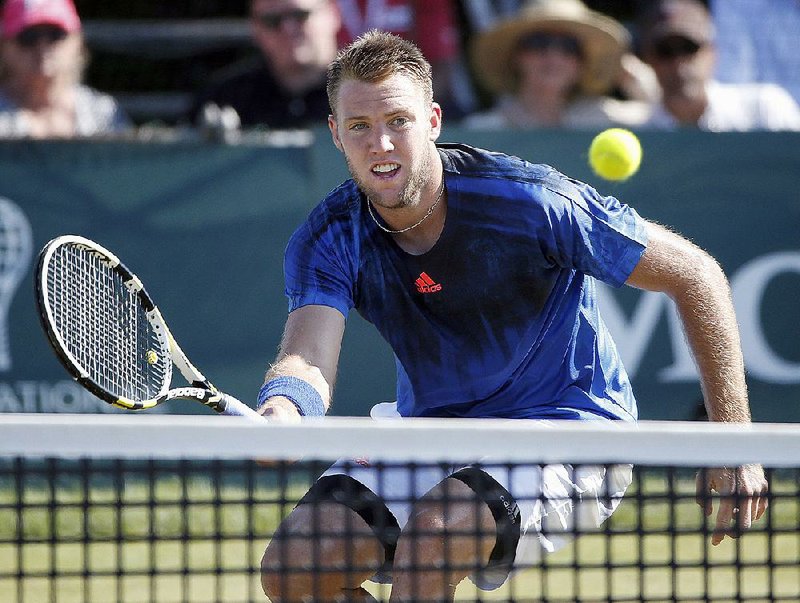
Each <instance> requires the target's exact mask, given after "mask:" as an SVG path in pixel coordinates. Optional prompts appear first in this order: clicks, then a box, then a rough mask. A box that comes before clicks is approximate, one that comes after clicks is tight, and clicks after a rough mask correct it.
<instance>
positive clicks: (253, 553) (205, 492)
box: [0, 472, 800, 603]
mask: <svg viewBox="0 0 800 603" xmlns="http://www.w3.org/2000/svg"><path fill="white" fill-rule="evenodd" d="M3 475H5V474H0V601H2V602H3V603H41V602H47V601H57V602H58V603H73V602H74V603H78V602H81V603H87V602H105V601H117V602H119V603H134V602H143V603H144V602H149V601H157V602H158V603H171V602H173V601H174V602H176V603H178V602H186V603H204V602H215V601H225V602H228V601H229V602H231V603H234V602H235V603H242V602H244V601H263V600H264V597H263V595H262V594H261V589H260V585H259V578H258V563H259V560H260V557H261V554H262V552H263V550H264V547H265V546H266V544H267V543H268V541H269V538H270V535H271V534H272V533H273V531H274V529H275V527H276V526H277V525H278V522H279V521H280V519H281V518H282V517H283V516H284V515H285V514H286V513H287V512H288V511H289V510H290V509H291V507H292V506H293V503H294V501H295V500H296V499H297V498H299V497H300V496H301V495H302V493H303V492H304V491H305V489H306V487H307V484H308V480H307V479H294V480H291V481H290V485H289V490H288V492H287V493H286V494H285V495H284V496H283V497H281V496H280V491H279V489H278V488H276V485H275V483H274V480H270V479H266V480H263V481H261V482H258V481H257V482H256V483H254V484H251V487H245V485H244V484H243V483H242V479H240V477H241V476H237V475H235V474H233V475H231V476H228V475H227V474H226V473H224V472H223V473H221V474H220V475H221V476H222V478H221V480H220V481H221V483H220V482H219V481H218V482H215V481H214V480H211V479H210V478H208V477H207V476H205V475H203V474H202V472H200V473H198V474H197V475H192V476H190V477H189V479H188V480H187V481H186V482H185V483H181V482H180V481H179V480H178V479H177V478H176V477H174V476H172V475H169V474H163V475H162V474H159V476H158V478H157V479H155V480H154V481H152V482H148V481H145V480H144V479H142V478H141V476H140V475H138V474H137V475H133V476H130V475H128V474H125V475H124V476H122V477H120V478H118V479H116V482H117V483H113V482H114V480H105V481H97V482H94V481H90V483H89V495H88V496H87V495H86V494H84V490H83V487H82V483H81V482H80V481H79V479H78V478H73V479H72V480H70V479H67V480H64V481H59V482H58V483H56V485H55V487H53V485H52V482H49V481H48V480H46V479H45V478H44V477H43V478H41V479H36V478H32V479H29V480H26V482H25V487H24V489H23V491H22V492H19V491H18V490H17V488H16V486H15V482H14V481H13V480H12V479H11V478H10V477H3ZM794 477H796V474H791V475H790V476H789V479H786V480H780V479H778V480H773V483H772V490H773V492H774V493H775V494H777V495H780V494H781V493H784V494H786V496H780V497H779V498H778V499H777V500H776V502H775V504H773V506H772V508H771V509H770V510H769V511H768V516H765V517H764V518H762V520H761V521H760V522H759V523H758V524H757V527H756V528H755V529H754V530H753V531H751V532H750V533H748V534H746V535H745V536H743V537H742V538H740V539H738V540H731V539H726V540H725V541H724V542H723V544H721V545H720V546H718V547H711V545H710V544H709V542H708V536H707V534H704V531H705V530H708V529H709V526H710V524H709V523H708V521H707V520H705V519H704V518H703V517H702V514H701V512H700V509H699V507H697V506H696V505H695V503H694V501H693V500H692V499H691V496H692V495H693V484H692V483H691V480H690V479H688V478H686V477H681V478H679V479H677V480H676V481H675V483H674V486H675V488H676V491H677V492H678V494H679V495H680V496H682V497H685V498H681V499H680V500H678V501H674V504H672V505H670V504H669V501H668V498H667V494H668V492H669V487H668V486H669V484H668V483H667V480H666V478H665V477H664V476H663V475H661V474H648V475H647V477H646V479H645V481H644V485H643V486H642V487H641V490H642V491H643V492H646V493H647V495H648V496H650V497H655V498H652V499H651V500H649V501H648V502H647V504H646V505H641V504H640V502H639V499H638V498H637V489H636V488H633V489H632V490H631V491H630V492H629V494H628V496H627V497H626V499H625V501H624V502H623V503H622V505H621V506H620V508H619V510H618V511H617V513H616V514H615V515H614V516H613V518H612V519H611V521H610V522H608V524H607V526H606V529H605V531H604V533H602V534H597V535H584V536H581V537H580V538H578V539H577V540H576V541H574V542H572V543H570V544H568V545H567V546H566V547H565V548H563V549H562V550H561V551H559V552H557V553H555V554H552V555H548V556H546V557H545V558H544V560H543V561H542V564H541V566H539V567H536V568H532V569H528V570H524V571H521V572H520V573H518V574H517V575H515V577H514V578H513V579H512V580H510V581H509V582H508V583H507V584H506V585H504V586H503V587H502V588H500V589H498V590H497V591H493V592H490V593H486V592H482V591H481V592H479V591H477V590H476V589H475V588H474V587H473V586H472V585H471V584H470V583H468V582H466V581H465V583H463V584H462V585H460V586H459V589H458V600H461V601H471V600H476V599H480V600H484V601H503V600H509V599H515V600H524V601H529V600H531V601H535V600H542V599H546V600H548V601H606V600H614V599H620V598H624V599H627V600H632V601H637V600H647V601H668V600H680V601H704V600H713V601H735V600H741V599H745V600H748V601H750V600H752V601H768V600H770V597H773V598H779V597H782V598H783V599H784V600H786V601H800V533H799V532H798V526H797V523H798V519H797V518H798V517H800V503H799V502H798V498H797V495H796V493H797V484H796V483H795V480H794V479H793V478H794ZM217 497H220V498H222V499H223V500H225V501H226V502H227V504H225V505H224V506H222V507H217V506H216V505H215V504H213V501H214V500H215V499H216V498H217ZM658 497H662V498H661V499H659V498H658ZM670 525H674V526H675V527H676V528H677V529H678V530H679V531H680V533H679V534H678V535H676V536H673V537H671V536H669V535H667V534H666V533H664V532H665V530H666V529H667V528H668V527H669V526H670ZM767 525H770V526H771V527H772V528H773V530H775V531H777V532H780V533H776V534H774V535H773V537H772V538H770V537H768V534H767V532H766V531H765V528H766V527H767ZM637 528H638V529H637ZM737 561H738V563H739V564H740V565H741V567H740V568H739V569H738V570H737V569H736V567H735V564H736V562H737ZM770 563H771V564H774V565H775V566H776V567H772V568H770V567H769V564H770ZM698 566H700V568H699V569H698ZM703 566H705V568H706V569H703ZM578 568H579V569H578ZM156 571H157V573H156ZM18 574H22V577H21V578H19V577H18ZM369 589H370V590H371V591H372V592H373V593H375V594H378V595H380V596H381V597H386V596H387V595H388V593H387V591H386V589H382V588H381V587H378V586H376V585H370V586H369Z"/></svg>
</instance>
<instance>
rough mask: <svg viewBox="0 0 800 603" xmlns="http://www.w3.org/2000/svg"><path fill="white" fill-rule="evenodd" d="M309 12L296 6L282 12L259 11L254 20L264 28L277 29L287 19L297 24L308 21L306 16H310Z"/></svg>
mask: <svg viewBox="0 0 800 603" xmlns="http://www.w3.org/2000/svg"><path fill="white" fill-rule="evenodd" d="M311 13H312V11H311V10H308V9H303V8H296V9H293V10H287V11H282V12H274V13H261V14H260V15H256V20H257V21H258V22H259V23H261V25H262V26H264V27H265V28H266V29H269V30H271V31H278V30H280V29H281V27H283V24H284V23H285V22H287V21H291V22H292V23H296V24H298V25H303V24H305V23H306V21H308V18H309V17H310V16H311Z"/></svg>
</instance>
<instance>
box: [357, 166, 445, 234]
mask: <svg viewBox="0 0 800 603" xmlns="http://www.w3.org/2000/svg"><path fill="white" fill-rule="evenodd" d="M442 193H444V177H442V186H440V187H439V195H438V196H437V197H436V201H434V202H433V205H431V206H430V207H429V208H428V212H427V213H426V214H425V215H424V216H422V217H421V218H420V219H419V222H417V223H416V224H412V225H411V226H406V227H405V228H401V229H400V230H392V229H391V228H386V227H385V226H384V225H383V224H381V223H380V222H378V218H376V217H375V214H374V213H372V203H371V202H370V200H369V198H367V211H369V215H370V217H371V218H372V221H373V222H375V225H376V226H377V227H378V228H380V229H381V230H382V231H383V232H388V233H389V234H401V233H403V232H408V231H409V230H411V229H413V228H416V227H417V226H419V225H420V224H422V223H423V222H424V221H425V220H427V219H428V218H430V217H431V214H432V213H433V210H434V209H436V206H437V205H439V201H441V200H442Z"/></svg>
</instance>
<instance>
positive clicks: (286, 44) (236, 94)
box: [190, 0, 341, 129]
mask: <svg viewBox="0 0 800 603" xmlns="http://www.w3.org/2000/svg"><path fill="white" fill-rule="evenodd" d="M250 22H251V28H252V35H253V41H254V42H255V45H256V46H257V48H258V50H259V51H260V52H259V56H257V57H254V58H250V59H245V60H244V61H242V62H240V63H237V64H235V65H233V66H231V67H228V68H227V69H225V70H223V71H222V72H221V73H219V74H217V75H216V76H215V77H214V78H213V81H212V83H211V84H210V85H209V87H208V88H207V89H205V90H203V91H202V92H201V93H200V94H199V95H198V97H197V98H196V99H195V101H194V103H193V107H192V109H191V112H190V121H191V122H192V123H193V124H195V125H198V126H206V125H210V126H211V127H216V126H217V124H216V123H211V124H207V123H206V121H207V120H208V119H209V116H212V117H217V116H219V115H222V117H223V118H227V119H228V120H229V121H231V120H232V121H233V122H235V123H240V124H241V126H242V127H243V128H253V127H264V128H272V129H294V128H305V127H308V126H312V125H316V124H324V123H326V120H327V118H328V114H329V113H330V109H329V107H328V96H327V92H326V90H325V78H326V73H327V68H328V64H329V63H330V62H331V61H332V60H333V59H334V58H335V57H336V52H337V50H338V47H337V41H336V35H337V33H338V31H339V26H340V23H341V19H340V15H339V10H338V8H337V6H336V2H335V0H251V2H250ZM233 111H235V112H236V114H237V115H238V120H235V119H233Z"/></svg>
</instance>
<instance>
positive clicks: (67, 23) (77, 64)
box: [0, 0, 130, 138]
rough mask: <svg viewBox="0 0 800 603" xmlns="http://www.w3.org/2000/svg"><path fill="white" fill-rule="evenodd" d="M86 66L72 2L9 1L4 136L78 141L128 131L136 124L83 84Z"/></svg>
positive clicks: (0, 80)
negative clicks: (131, 123) (81, 138)
mask: <svg viewBox="0 0 800 603" xmlns="http://www.w3.org/2000/svg"><path fill="white" fill-rule="evenodd" d="M86 61H87V52H86V47H85V45H84V40H83V33H82V31H81V22H80V18H79V17H78V13H77V12H76V10H75V5H74V4H73V2H72V0H6V2H5V3H4V4H3V9H2V18H1V19H0V136H2V137H5V138H74V137H84V136H97V135H107V134H115V133H121V132H124V131H125V130H127V129H128V128H129V127H130V121H129V120H128V118H127V116H126V115H125V114H124V113H123V111H122V110H121V109H120V108H119V106H118V105H117V103H116V102H115V101H114V99H112V98H111V97H110V96H108V95H106V94H101V93H99V92H97V91H95V90H92V89H91V88H89V87H87V86H85V85H83V84H82V83H81V80H82V76H83V71H84V68H85V66H86Z"/></svg>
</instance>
